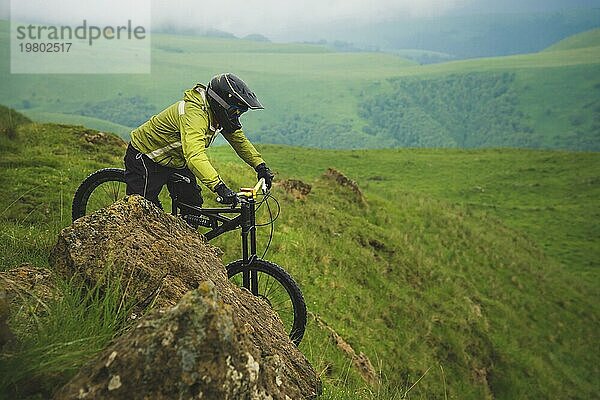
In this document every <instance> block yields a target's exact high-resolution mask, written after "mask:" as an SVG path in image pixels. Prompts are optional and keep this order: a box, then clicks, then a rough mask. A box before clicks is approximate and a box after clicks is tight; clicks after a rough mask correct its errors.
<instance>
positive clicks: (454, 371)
mask: <svg viewBox="0 0 600 400" xmlns="http://www.w3.org/2000/svg"><path fill="white" fill-rule="evenodd" d="M85 132H86V131H85V129H84V128H81V127H70V126H60V125H53V124H38V123H32V124H25V125H21V126H20V128H19V130H18V133H19V136H18V139H16V140H8V139H7V138H5V137H2V136H0V152H1V157H0V160H1V163H2V175H0V183H1V185H0V199H2V200H0V202H1V203H0V210H2V214H1V215H0V224H1V225H2V230H1V232H2V234H1V235H0V247H1V249H2V251H1V252H0V253H1V254H2V259H0V264H1V265H2V268H10V267H12V266H14V265H15V264H18V263H20V262H32V263H34V264H37V265H46V262H47V261H46V255H47V252H48V249H49V247H50V246H51V245H52V244H53V242H54V240H55V234H56V231H57V230H58V229H59V228H60V227H61V226H65V225H67V224H68V223H69V218H68V215H69V211H70V210H69V202H70V197H71V195H72V193H73V192H74V190H75V187H76V186H77V184H78V182H79V181H80V180H81V179H83V178H84V177H85V176H86V175H87V174H88V173H89V172H91V171H93V170H94V169H96V168H99V167H102V166H110V165H113V166H119V165H120V164H121V161H120V160H121V157H122V151H123V149H122V148H121V147H120V146H119V145H118V144H116V143H115V144H107V145H89V144H88V143H87V142H86V141H85V139H84V138H83V135H85ZM261 150H262V152H263V153H264V154H265V156H266V157H267V159H268V160H269V162H270V164H271V165H272V166H273V168H274V170H275V171H277V173H278V178H279V179H283V178H300V179H302V180H304V181H306V182H309V183H311V184H312V185H313V191H312V193H311V194H310V195H309V197H308V199H307V200H306V201H294V200H292V199H291V198H289V197H288V196H287V195H286V194H284V193H283V192H281V191H280V190H279V189H278V190H276V195H277V197H279V198H280V200H281V202H282V207H283V213H282V216H281V219H280V220H279V222H278V224H277V231H276V235H275V239H274V243H273V245H272V247H271V250H270V253H269V255H268V257H267V258H269V259H272V260H273V261H275V262H278V263H280V264H281V265H283V266H285V267H286V269H288V270H289V271H290V272H291V273H292V274H293V276H295V277H296V279H297V280H298V282H300V283H301V285H302V287H303V290H304V292H305V295H306V298H307V300H308V304H309V308H310V309H311V310H312V311H313V312H316V313H317V314H318V315H320V316H321V317H322V318H324V320H325V321H327V322H328V323H329V324H330V325H331V326H332V327H334V328H335V329H336V330H337V331H338V332H339V333H340V334H342V335H343V336H344V337H345V338H346V339H347V340H348V341H349V342H350V343H351V344H352V345H353V346H354V347H355V349H356V350H357V351H362V352H364V353H366V354H367V355H368V356H369V357H370V358H371V359H372V360H373V362H374V364H375V365H376V367H380V368H381V370H382V372H383V373H384V376H385V378H384V380H385V382H386V385H385V386H384V389H385V390H384V392H382V393H380V394H379V395H377V394H376V393H375V394H373V393H370V392H369V390H368V389H366V388H365V387H362V385H361V384H360V381H359V379H358V378H357V376H356V373H355V372H353V371H352V370H351V368H350V367H349V362H348V361H347V360H346V359H345V358H344V357H343V356H342V355H341V354H340V353H339V352H337V351H336V350H335V347H334V346H333V345H332V344H331V343H330V342H329V341H328V339H327V337H326V335H325V334H324V333H323V332H322V331H320V330H319V329H317V328H316V327H315V326H314V325H312V324H311V325H310V326H309V331H308V335H307V337H306V340H305V342H304V343H303V345H302V349H303V351H304V352H305V353H306V354H307V355H308V356H309V358H310V359H311V361H312V362H313V363H314V364H315V365H316V366H317V368H318V369H319V370H320V371H323V373H324V375H323V377H324V379H325V381H326V398H348V399H351V398H356V397H357V396H359V395H360V396H364V397H365V398H394V397H393V396H394V395H396V398H399V397H400V395H401V394H403V393H404V391H405V390H406V389H407V388H408V387H409V386H410V385H411V384H412V383H413V382H415V381H416V380H417V379H418V378H419V377H420V376H421V375H422V374H424V373H425V372H426V371H427V370H428V369H429V372H428V373H427V375H426V376H425V377H424V378H423V380H421V381H420V382H419V384H418V385H417V386H416V387H415V388H413V389H412V391H411V392H410V394H411V396H413V397H415V398H434V397H438V398H442V397H443V396H444V394H445V392H446V391H447V394H448V395H449V396H450V397H459V398H478V399H479V398H484V397H489V396H492V395H493V396H494V397H497V398H507V399H508V398H545V397H559V398H590V397H592V396H593V394H594V393H597V391H598V386H597V381H596V380H595V377H596V376H597V375H598V372H599V371H598V367H597V365H598V360H597V354H596V353H595V352H594V351H593V349H595V348H597V345H598V341H597V335H596V332H597V329H598V311H599V310H598V306H597V304H598V300H599V299H598V296H597V290H596V288H597V287H598V283H600V282H599V279H598V278H599V277H598V272H597V260H598V259H599V257H598V249H599V244H598V239H597V238H598V237H599V235H598V232H597V224H596V222H597V220H598V211H597V207H595V199H597V198H598V195H599V194H600V193H599V191H600V187H599V182H600V181H599V180H598V179H599V175H600V159H599V158H598V156H597V155H596V154H585V153H582V154H574V153H560V152H534V151H517V150H502V151H491V150H490V151H459V150H446V151H441V150H385V151H322V150H320V151H319V150H311V149H299V148H290V147H282V146H265V147H261ZM211 156H212V157H214V159H215V165H216V166H217V168H218V169H219V170H220V171H221V172H222V175H223V176H224V178H225V179H226V180H227V181H229V182H232V184H235V185H242V184H247V183H248V182H251V181H252V180H253V179H254V176H253V173H252V171H249V170H248V168H245V167H243V166H242V165H241V164H240V162H239V160H237V159H236V156H235V154H234V153H233V152H232V151H231V149H229V148H227V147H219V148H215V149H213V150H211ZM307 160H311V162H310V163H308V162H306V161H307ZM328 167H335V168H338V169H340V170H342V171H344V172H345V173H347V174H348V175H349V176H350V177H351V178H353V179H355V180H357V182H358V184H359V185H360V187H361V188H362V189H363V191H364V193H365V195H366V197H367V200H368V203H369V205H368V207H367V208H363V207H362V206H360V205H359V204H357V203H356V202H355V200H354V198H353V196H352V195H350V194H349V193H347V192H346V191H345V190H344V189H342V188H339V187H337V186H336V185H335V184H332V183H331V182H330V181H328V180H326V179H324V178H322V177H321V175H322V173H323V172H324V170H325V169H326V168H328ZM207 197H208V198H211V197H212V196H207ZM261 238H262V240H265V239H266V232H264V231H263V232H261ZM217 244H218V245H219V246H221V247H223V248H224V250H225V256H224V258H225V259H226V260H230V259H234V258H237V254H238V252H239V250H238V248H237V239H236V238H235V235H231V237H227V238H224V239H219V240H218V242H217ZM442 371H443V372H442ZM357 393H358V394H357Z"/></svg>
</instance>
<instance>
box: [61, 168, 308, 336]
mask: <svg viewBox="0 0 600 400" xmlns="http://www.w3.org/2000/svg"><path fill="white" fill-rule="evenodd" d="M169 180H170V181H172V182H174V183H175V182H185V183H191V181H190V179H189V178H188V177H186V176H183V175H180V174H178V173H174V174H173V175H172V176H171V177H170V178H169ZM125 188H126V185H125V170H123V169H120V168H104V169H101V170H98V171H96V172H94V173H92V174H91V175H89V176H88V177H87V178H86V179H84V180H83V182H82V183H81V184H80V185H79V187H78V188H77V191H76V192H75V196H74V197H73V205H72V217H73V221H75V220H76V219H78V218H80V217H82V216H84V215H86V214H90V213H92V212H94V211H96V210H98V209H100V208H103V207H106V206H108V205H110V204H112V203H114V202H115V201H117V200H119V199H120V198H122V197H123V196H124V195H125ZM261 189H262V193H259V192H260V191H261ZM261 195H262V196H263V198H262V200H260V201H257V199H258V197H259V196H261ZM170 196H171V213H172V214H173V215H175V216H180V217H182V218H183V219H184V220H186V221H187V222H188V223H189V224H190V225H192V226H200V227H203V228H205V229H207V231H206V232H204V237H205V238H206V239H207V240H209V241H210V240H212V239H214V238H216V237H217V236H220V235H222V234H224V233H226V232H229V231H232V230H236V229H238V228H241V238H242V246H241V247H242V258H241V259H239V260H237V261H234V262H231V263H229V264H227V265H226V266H225V268H226V269H227V276H228V277H229V279H230V280H232V281H233V282H234V283H235V284H237V285H238V286H241V287H244V288H246V289H248V290H249V291H250V292H251V293H252V294H253V295H255V296H258V297H260V298H261V299H263V300H265V301H266V302H267V304H269V305H270V306H271V307H272V308H273V310H274V311H275V312H277V314H278V315H279V317H280V318H281V320H282V322H283V324H284V327H285V328H286V331H287V332H289V336H290V339H291V340H292V342H294V343H295V344H296V345H298V344H299V343H300V341H301V340H302V337H303V335H304V329H305V327H306V304H305V302H304V297H303V296H302V292H301V291H300V288H299V287H298V285H297V284H296V282H295V281H294V280H293V279H292V277H291V276H290V275H289V274H288V273H287V272H286V271H285V270H284V269H283V268H281V267H280V266H278V265H277V264H274V263H272V262H270V261H267V260H264V259H263V257H264V256H265V254H266V251H267V249H268V247H269V245H270V243H271V240H272V238H273V229H274V228H273V227H274V221H275V220H276V219H277V216H279V211H280V207H279V203H278V202H277V200H276V199H275V198H274V197H272V195H271V194H270V192H268V191H265V190H264V180H263V179H261V180H260V181H259V182H258V183H257V184H256V186H254V187H252V188H246V189H242V190H241V191H240V192H239V193H238V198H239V199H240V202H239V203H238V204H237V205H236V206H234V207H231V206H230V207H221V208H203V207H195V206H192V205H189V204H185V203H183V202H180V201H179V200H178V199H177V198H176V196H173V195H170ZM269 199H273V200H274V201H275V203H276V204H277V213H276V215H275V217H273V213H272V210H271V206H270V204H269V201H268V200H269ZM218 200H219V199H217V201H218ZM263 204H264V205H266V206H267V209H268V211H269V216H270V222H268V223H266V224H258V225H257V223H256V211H257V210H258V208H260V207H261V206H263ZM182 206H183V207H186V209H194V211H195V214H194V215H189V214H188V215H185V216H182V215H181V207H182ZM265 225H270V227H271V231H270V235H269V242H268V244H267V246H266V249H265V251H264V252H263V255H262V257H258V255H257V244H256V228H257V226H265Z"/></svg>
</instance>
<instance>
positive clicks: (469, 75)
mask: <svg viewBox="0 0 600 400" xmlns="http://www.w3.org/2000/svg"><path fill="white" fill-rule="evenodd" d="M7 29H8V24H7V23H6V22H2V23H0V54H1V55H2V57H0V79H1V80H2V82H3V83H2V86H0V104H1V103H3V104H6V105H9V106H11V107H13V108H15V109H18V110H19V111H21V112H23V113H24V114H26V115H28V116H30V117H31V118H33V119H37V120H42V121H45V120H52V121H56V122H65V123H80V124H85V125H86V126H90V127H93V128H96V129H102V130H108V131H113V132H117V133H119V134H124V136H126V133H124V132H127V131H128V130H129V129H130V128H131V127H133V126H136V125H137V124H139V123H141V122H143V121H144V120H145V119H147V118H148V117H149V116H150V115H152V114H153V113H155V112H157V111H160V110H161V109H162V108H163V107H165V106H167V105H169V104H171V103H172V102H174V101H176V100H177V99H179V97H180V96H181V93H182V91H183V90H184V89H186V88H188V87H190V86H191V85H193V84H194V83H195V82H198V81H204V82H206V81H207V80H208V79H209V78H210V77H211V76H213V75H214V74H216V73H219V72H223V71H233V72H236V73H237V74H238V75H240V76H241V77H242V78H243V79H245V80H246V81H247V82H249V84H250V85H251V87H252V88H253V89H254V90H255V91H256V92H257V93H258V94H259V96H260V98H261V100H262V101H263V103H264V104H265V105H266V108H267V109H266V110H264V111H260V112H252V113H248V114H247V115H245V116H244V117H243V119H244V124H245V126H246V127H247V132H248V135H249V137H250V138H251V139H253V140H254V141H256V142H261V143H273V144H288V145H301V146H311V147H320V148H389V147H407V146H408V147H414V146H416V147H529V148H555V149H572V150H588V151H597V150H599V149H600V140H599V137H600V122H599V120H598V118H600V117H599V115H600V73H599V72H600V46H598V44H599V43H598V35H597V33H593V32H592V33H590V34H584V35H580V36H577V38H579V39H575V38H574V39H567V40H565V41H564V42H561V44H559V45H557V47H550V48H549V49H547V50H546V51H543V52H540V53H533V54H526V55H518V56H508V57H496V58H483V59H473V60H465V61H453V62H445V63H440V64H433V65H426V66H421V65H417V64H415V63H414V62H412V61H408V60H405V59H402V58H400V57H398V56H396V55H394V54H388V53H377V52H376V53H337V52H333V51H331V50H330V49H328V48H327V47H324V46H320V45H308V44H279V43H268V42H256V41H249V40H238V39H226V38H214V37H193V36H175V35H168V34H155V35H153V37H152V43H153V44H152V45H153V53H152V57H153V58H152V61H153V63H152V73H151V74H149V75H89V76H87V75H52V76H45V75H18V74H10V73H9V48H8V43H9V41H8V31H7ZM596 32H597V31H596ZM115 124H116V125H115Z"/></svg>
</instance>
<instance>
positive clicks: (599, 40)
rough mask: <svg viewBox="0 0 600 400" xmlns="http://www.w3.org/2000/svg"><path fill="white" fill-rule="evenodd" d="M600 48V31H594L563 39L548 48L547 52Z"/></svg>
mask: <svg viewBox="0 0 600 400" xmlns="http://www.w3.org/2000/svg"><path fill="white" fill-rule="evenodd" d="M598 46H600V29H592V30H591V31H586V32H582V33H579V34H577V35H573V36H570V37H568V38H566V39H563V40H561V41H560V42H558V43H556V44H554V45H552V46H550V47H548V48H547V49H546V51H560V50H573V49H584V48H587V47H598Z"/></svg>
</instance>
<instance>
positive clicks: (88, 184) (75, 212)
mask: <svg viewBox="0 0 600 400" xmlns="http://www.w3.org/2000/svg"><path fill="white" fill-rule="evenodd" d="M125 193H126V184H125V170H124V169H121V168H104V169H101V170H98V171H96V172H94V173H93V174H91V175H90V176H88V177H87V178H85V179H84V180H83V182H81V185H79V187H78V188H77V191H76V192H75V196H73V206H72V207H71V214H72V217H73V221H75V220H76V219H77V218H80V217H83V216H84V215H86V214H91V213H92V212H94V211H97V210H99V209H101V208H104V207H106V206H109V205H111V204H112V203H114V202H116V201H117V200H119V199H121V198H123V196H125Z"/></svg>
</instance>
